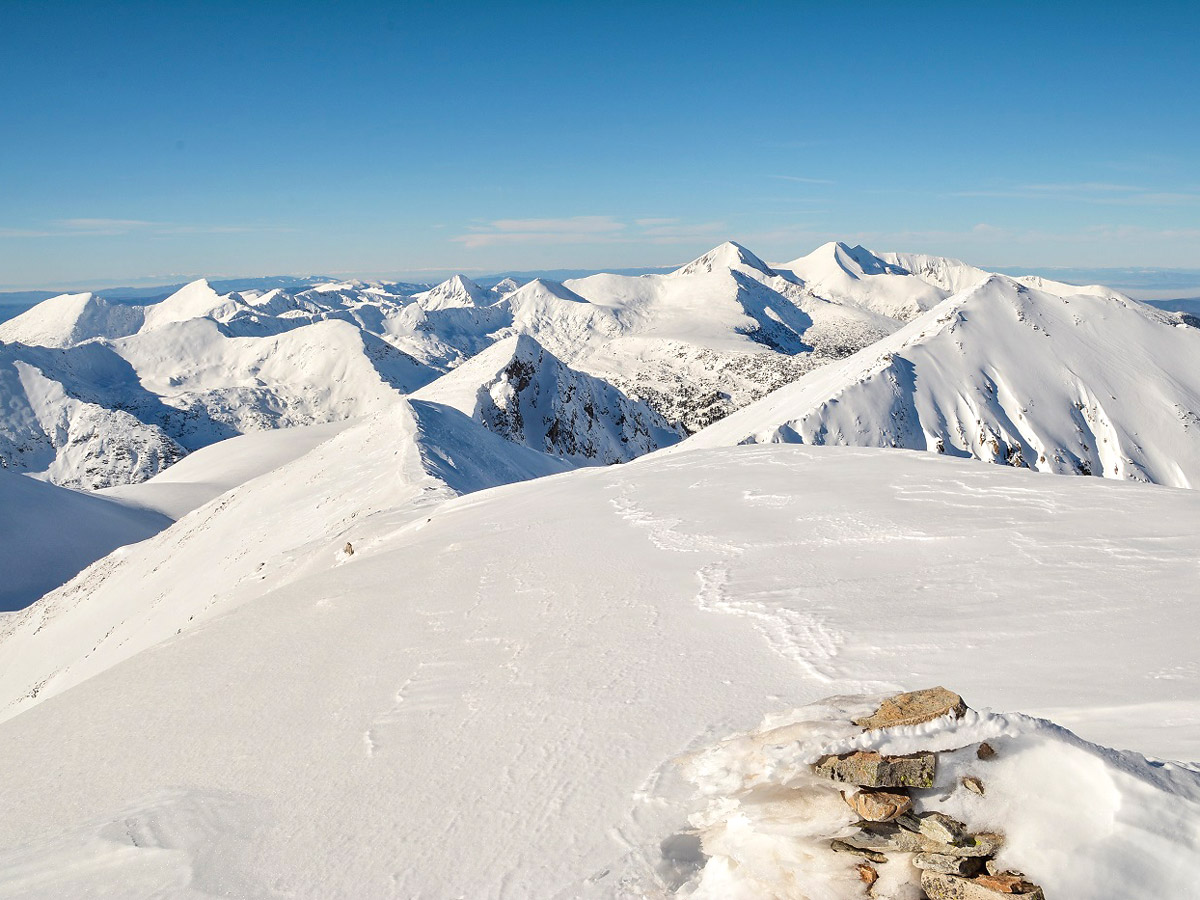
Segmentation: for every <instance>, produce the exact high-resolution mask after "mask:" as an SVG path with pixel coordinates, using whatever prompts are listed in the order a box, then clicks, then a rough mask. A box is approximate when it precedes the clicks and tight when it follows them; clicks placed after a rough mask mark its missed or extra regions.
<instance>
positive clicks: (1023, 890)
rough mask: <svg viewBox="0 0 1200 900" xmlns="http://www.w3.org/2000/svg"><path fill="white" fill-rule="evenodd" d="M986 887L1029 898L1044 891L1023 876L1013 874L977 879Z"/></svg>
mask: <svg viewBox="0 0 1200 900" xmlns="http://www.w3.org/2000/svg"><path fill="white" fill-rule="evenodd" d="M975 880H976V881H977V882H978V883H979V884H981V885H983V886H984V887H987V888H991V889H992V890H993V891H999V892H1000V893H1001V894H1017V895H1021V896H1025V897H1028V896H1029V895H1030V894H1036V895H1040V894H1041V892H1042V889H1041V888H1040V887H1038V886H1037V885H1036V884H1033V883H1032V882H1029V881H1026V880H1025V879H1024V878H1023V877H1022V876H1020V875H1016V874H1014V873H1012V872H1008V873H1005V874H1003V875H980V876H979V877H977V878H976V879H975Z"/></svg>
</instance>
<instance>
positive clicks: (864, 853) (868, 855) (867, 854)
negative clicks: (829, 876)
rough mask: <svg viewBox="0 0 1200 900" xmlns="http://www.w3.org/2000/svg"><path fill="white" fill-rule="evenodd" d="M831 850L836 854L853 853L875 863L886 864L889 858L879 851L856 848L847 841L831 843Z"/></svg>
mask: <svg viewBox="0 0 1200 900" xmlns="http://www.w3.org/2000/svg"><path fill="white" fill-rule="evenodd" d="M829 849H830V850H832V851H833V852H834V853H852V854H854V855H855V856H858V857H861V858H862V859H869V860H870V861H871V862H873V863H885V862H887V857H886V856H884V855H883V854H882V853H880V852H879V851H878V850H871V849H869V848H866V847H856V846H854V845H853V844H850V843H847V842H846V841H830V842H829Z"/></svg>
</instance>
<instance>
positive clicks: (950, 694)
mask: <svg viewBox="0 0 1200 900" xmlns="http://www.w3.org/2000/svg"><path fill="white" fill-rule="evenodd" d="M966 711H967V704H966V703H964V702H963V698H962V697H960V696H958V694H956V693H954V691H948V690H946V689H945V688H944V687H933V688H926V689H925V690H922V691H911V692H909V693H907V694H897V695H896V696H895V697H888V698H887V699H886V700H884V701H883V703H881V704H879V709H877V710H875V712H874V713H872V714H871V715H869V716H867V717H866V718H865V719H855V720H854V724H855V725H858V726H859V727H860V728H864V729H866V730H867V731H874V730H875V729H876V728H894V727H895V726H897V725H919V724H920V723H922V722H930V721H932V720H934V719H937V718H941V717H942V716H945V715H953V716H954V718H956V719H961V718H962V717H963V715H964V714H965V713H966Z"/></svg>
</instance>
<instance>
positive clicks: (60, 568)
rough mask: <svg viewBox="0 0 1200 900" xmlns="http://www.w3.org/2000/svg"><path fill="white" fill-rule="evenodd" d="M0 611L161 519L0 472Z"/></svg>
mask: <svg viewBox="0 0 1200 900" xmlns="http://www.w3.org/2000/svg"><path fill="white" fill-rule="evenodd" d="M0 511H2V512H0V611H7V610H14V609H21V608H22V607H25V606H28V605H29V604H30V603H32V602H33V601H34V600H36V599H37V598H38V597H40V596H42V594H44V593H46V592H47V591H50V590H53V589H54V588H56V587H58V586H59V585H60V584H63V583H64V582H66V581H67V580H68V579H70V578H72V577H73V576H74V575H75V574H76V573H77V572H79V571H80V570H81V569H83V568H84V567H85V566H87V565H89V564H90V563H92V562H95V561H96V560H97V559H99V558H100V557H102V556H105V555H107V554H108V553H110V552H111V551H113V550H115V549H116V548H117V547H120V546H122V545H124V544H132V543H134V542H136V541H141V540H144V539H145V538H148V537H150V536H151V535H152V534H155V533H157V532H159V531H161V530H162V529H164V528H166V527H167V526H168V525H169V524H171V522H170V519H168V518H167V517H166V516H163V515H159V514H157V513H154V512H152V511H150V510H141V509H133V508H130V507H129V506H128V505H124V504H121V503H117V502H114V501H113V500H110V499H102V498H100V497H96V496H92V495H88V494H84V493H80V492H78V491H70V490H67V489H65V488H60V487H56V486H54V485H52V484H46V483H45V482H42V481H37V480H35V479H33V478H27V477H25V476H24V475H15V474H13V473H11V472H5V471H2V470H0Z"/></svg>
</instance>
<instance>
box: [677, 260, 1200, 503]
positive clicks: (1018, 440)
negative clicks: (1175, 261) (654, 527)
mask: <svg viewBox="0 0 1200 900" xmlns="http://www.w3.org/2000/svg"><path fill="white" fill-rule="evenodd" d="M1177 324H1178V323H1177V321H1176V320H1175V319H1174V318H1173V317H1172V316H1171V315H1170V314H1168V313H1164V312H1161V311H1158V310H1156V309H1154V308H1152V307H1150V306H1147V305H1145V304H1142V303H1138V302H1137V301H1134V300H1130V299H1128V298H1124V297H1121V296H1120V295H1113V294H1111V293H1105V294H1101V295H1095V294H1070V295H1068V296H1059V295H1058V294H1053V293H1049V292H1046V291H1042V290H1038V289H1034V288H1030V287H1027V286H1026V285H1025V284H1023V283H1021V282H1018V281H1014V280H1013V279H1010V278H1007V277H1005V276H1002V275H994V276H990V277H989V278H988V280H986V281H985V282H983V283H981V284H979V285H977V286H976V287H974V288H972V289H971V290H968V291H964V292H962V293H959V294H955V295H954V296H953V297H951V298H950V299H948V300H946V301H945V302H944V303H942V304H940V305H939V306H937V307H935V308H934V309H933V310H931V311H930V312H928V313H926V314H925V315H924V316H923V317H921V318H919V319H917V320H915V321H913V322H912V323H910V324H909V325H908V326H906V327H905V328H903V329H902V330H900V331H898V332H896V333H895V334H893V335H891V336H890V337H888V338H886V339H884V340H882V341H880V342H879V343H877V344H875V345H873V346H871V347H868V348H866V349H864V350H862V351H860V352H859V353H857V354H855V355H854V356H851V357H848V358H847V359H845V360H842V361H840V362H837V363H834V364H832V365H830V366H827V367H825V368H823V369H821V370H819V371H816V372H813V373H811V374H809V375H807V376H805V377H802V378H800V379H799V380H797V381H796V382H794V383H793V384H791V385H788V386H787V387H784V388H782V389H780V390H778V391H776V392H775V393H773V394H771V395H770V396H768V397H766V398H764V399H763V400H761V401H759V402H757V403H755V404H752V405H750V406H748V407H746V408H744V409H742V410H739V411H738V412H737V413H735V414H733V415H731V416H729V417H728V418H727V419H725V420H723V421H721V422H719V423H717V424H716V425H714V426H712V427H711V428H709V429H707V430H705V431H704V432H703V433H701V434H699V435H696V436H695V437H693V438H691V439H690V440H689V444H690V445H692V446H710V447H711V446H720V445H723V444H736V443H746V442H772V441H783V442H801V443H817V444H824V443H828V444H849V445H860V446H874V447H888V446H891V447H903V448H908V449H920V450H931V451H939V452H944V453H948V454H951V455H958V456H972V457H975V458H977V459H982V460H986V461H989V462H1000V463H1006V464H1008V465H1015V466H1027V467H1029V468H1032V469H1034V470H1037V471H1042V472H1054V473H1058V474H1094V475H1103V476H1104V477H1106V478H1120V479H1128V480H1133V481H1150V482H1154V483H1157V484H1165V485H1171V486H1174V487H1192V486H1195V485H1200V442H1198V441H1197V438H1198V437H1200V422H1198V421H1197V419H1196V413H1195V411H1196V410H1198V409H1200V371H1197V369H1196V366H1195V364H1194V360H1195V359H1197V358H1198V355H1200V329H1196V328H1190V327H1184V328H1179V327H1177Z"/></svg>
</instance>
